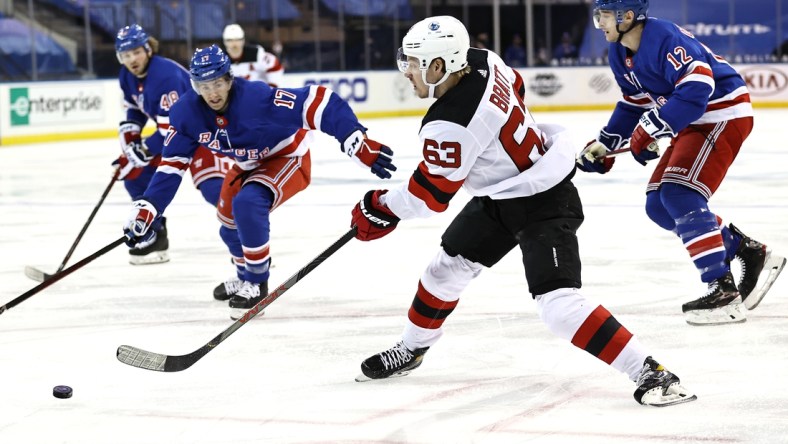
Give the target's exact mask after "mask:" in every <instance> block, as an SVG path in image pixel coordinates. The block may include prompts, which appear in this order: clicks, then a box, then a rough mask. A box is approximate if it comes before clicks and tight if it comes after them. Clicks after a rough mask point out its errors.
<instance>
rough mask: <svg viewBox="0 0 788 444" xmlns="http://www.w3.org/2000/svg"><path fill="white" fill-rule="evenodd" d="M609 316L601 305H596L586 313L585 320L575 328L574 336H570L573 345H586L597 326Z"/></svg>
mask: <svg viewBox="0 0 788 444" xmlns="http://www.w3.org/2000/svg"><path fill="white" fill-rule="evenodd" d="M610 316H611V315H610V312H609V311H607V309H606V308H605V307H603V306H601V305H600V306H598V307H597V308H596V309H595V310H594V311H592V312H591V314H590V315H588V317H587V318H586V320H585V321H583V324H582V325H581V326H580V328H578V329H577V331H576V332H575V336H574V337H573V338H572V344H574V346H575V347H578V348H581V349H585V348H586V345H588V341H590V340H591V338H593V337H594V335H595V334H596V332H597V331H598V330H599V327H601V326H602V324H603V323H604V322H605V321H606V320H607V318H609V317H610Z"/></svg>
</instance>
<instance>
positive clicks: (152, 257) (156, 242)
mask: <svg viewBox="0 0 788 444" xmlns="http://www.w3.org/2000/svg"><path fill="white" fill-rule="evenodd" d="M166 222H167V221H166V219H164V218H162V223H161V230H159V231H157V232H156V233H155V234H154V237H153V239H152V240H151V241H149V243H148V245H143V246H142V248H137V247H135V248H131V249H129V263H130V264H131V265H151V264H161V263H164V262H169V261H170V255H169V253H167V249H168V248H169V247H170V241H169V239H167V224H166Z"/></svg>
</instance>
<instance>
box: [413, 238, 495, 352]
mask: <svg viewBox="0 0 788 444" xmlns="http://www.w3.org/2000/svg"><path fill="white" fill-rule="evenodd" d="M481 270H482V265H481V264H478V263H476V262H471V261H469V260H467V259H465V258H464V257H462V256H460V255H456V256H449V255H448V254H447V253H446V252H445V251H444V250H443V249H442V248H441V250H440V251H439V252H438V254H436V255H435V257H434V258H433V260H432V262H431V263H430V265H429V266H428V267H427V269H426V270H425V271H424V273H423V274H422V276H421V280H419V286H418V289H417V290H416V296H415V297H414V298H413V303H412V304H411V306H410V310H408V320H409V321H410V322H409V323H408V326H407V327H406V328H405V332H404V333H403V337H402V339H403V341H404V342H405V345H406V346H407V347H408V348H409V349H411V350H415V349H417V348H422V347H430V346H432V344H434V343H435V342H437V341H438V338H440V336H441V334H442V333H441V327H442V326H443V322H444V321H445V320H446V318H447V317H448V316H449V315H450V314H451V312H452V311H454V309H455V308H456V307H457V303H458V302H459V298H460V294H461V293H462V291H463V290H465V287H467V286H468V284H469V283H470V282H471V280H472V279H473V278H475V277H476V276H478V275H479V273H481Z"/></svg>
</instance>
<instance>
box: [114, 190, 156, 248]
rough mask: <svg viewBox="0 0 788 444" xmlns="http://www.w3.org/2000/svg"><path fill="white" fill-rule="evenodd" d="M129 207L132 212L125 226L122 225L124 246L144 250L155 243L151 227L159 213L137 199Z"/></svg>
mask: <svg viewBox="0 0 788 444" xmlns="http://www.w3.org/2000/svg"><path fill="white" fill-rule="evenodd" d="M131 205H132V210H131V212H130V213H129V217H128V219H127V220H126V224H125V225H123V234H125V235H126V245H128V246H129V247H134V246H136V247H138V248H145V247H147V246H148V245H150V244H152V243H153V242H155V241H156V231H155V230H151V227H152V226H153V224H154V222H156V220H157V218H158V216H159V212H158V211H157V210H156V207H154V206H153V204H152V203H150V202H148V201H147V200H145V199H137V200H135V201H134V202H132V203H131Z"/></svg>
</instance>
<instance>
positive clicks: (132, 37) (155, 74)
mask: <svg viewBox="0 0 788 444" xmlns="http://www.w3.org/2000/svg"><path fill="white" fill-rule="evenodd" d="M158 46H159V42H158V41H157V40H156V39H155V38H153V37H150V36H148V34H147V33H146V32H145V30H144V29H143V28H142V27H141V26H140V25H137V24H134V25H130V26H125V27H123V28H121V29H120V30H119V31H118V34H117V36H116V38H115V51H116V53H117V57H118V61H119V62H120V63H121V65H122V67H121V69H120V75H119V80H120V88H121V89H122V90H123V99H124V102H125V106H126V120H124V121H123V122H121V123H120V128H119V135H120V146H121V149H122V154H121V156H120V157H119V158H118V160H116V161H115V164H117V165H118V166H119V168H120V174H119V176H118V177H119V179H120V180H123V183H124V185H125V187H126V190H127V191H128V193H129V195H130V196H131V198H132V199H135V198H137V197H138V196H141V195H142V194H143V193H144V192H145V188H147V186H148V183H149V182H150V180H151V178H152V177H153V173H154V171H155V170H156V167H157V166H158V164H159V161H160V159H161V151H162V145H163V142H164V135H165V134H166V133H167V129H168V128H169V126H170V118H169V114H170V108H171V107H172V105H173V104H175V102H177V101H178V99H179V98H180V97H181V95H183V94H184V93H185V92H186V91H189V90H191V85H190V83H189V82H190V80H189V73H188V72H187V71H186V70H185V69H184V68H183V67H182V66H181V65H179V64H177V63H175V62H174V61H172V60H170V59H168V58H165V57H161V56H159V55H157V52H158ZM149 120H151V121H153V122H154V123H155V125H156V127H157V128H156V130H155V131H154V132H153V134H152V135H151V136H150V137H147V138H146V139H144V140H143V139H142V136H141V131H142V128H143V127H144V126H145V124H146V123H147V122H148V121H149ZM195 158H196V159H198V161H195V162H192V164H191V167H190V168H191V173H192V180H193V181H194V186H195V187H197V188H198V189H199V190H200V192H201V193H202V195H203V197H204V198H205V200H206V201H208V203H210V204H211V205H213V206H216V203H217V202H218V200H219V191H220V190H221V187H222V180H223V179H224V173H225V172H226V171H228V170H229V168H230V167H231V166H232V163H233V162H232V160H231V159H229V158H226V157H224V156H221V155H215V154H214V153H212V152H211V151H210V150H208V149H206V148H199V149H198V150H197V152H196V153H195ZM154 232H155V233H156V234H155V235H153V236H151V237H150V239H147V240H146V241H145V242H141V243H140V244H138V245H137V246H135V247H134V248H132V249H131V250H129V253H130V258H129V262H131V263H132V264H134V265H142V264H156V263H161V262H167V261H168V260H169V255H168V253H167V249H168V246H169V241H168V239H167V227H166V225H165V219H164V218H162V219H161V220H160V221H157V226H156V229H155V230H154Z"/></svg>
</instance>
